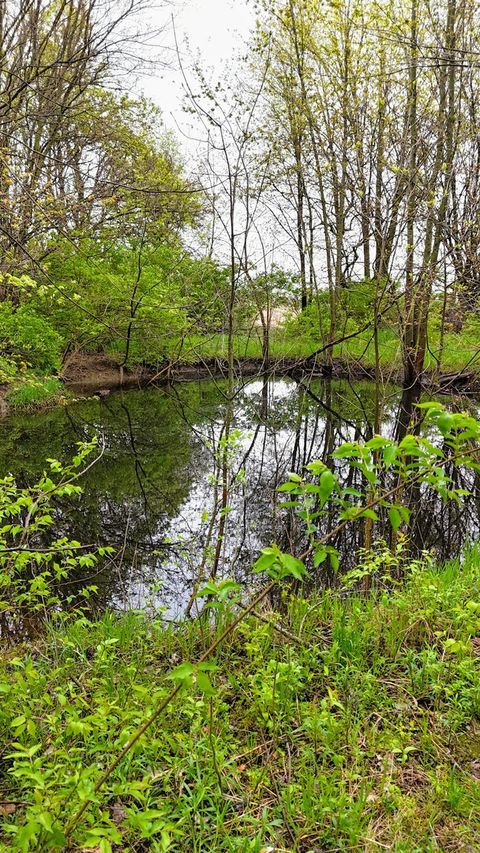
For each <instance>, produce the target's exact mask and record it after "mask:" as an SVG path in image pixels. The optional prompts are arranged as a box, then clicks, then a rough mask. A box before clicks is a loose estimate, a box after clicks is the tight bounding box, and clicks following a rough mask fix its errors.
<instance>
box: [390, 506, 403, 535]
mask: <svg viewBox="0 0 480 853" xmlns="http://www.w3.org/2000/svg"><path fill="white" fill-rule="evenodd" d="M388 518H389V521H390V524H391V525H392V529H393V530H395V531H397V530H398V528H399V527H400V525H401V523H402V516H401V515H400V513H399V511H398V509H397V508H396V507H395V506H391V507H390V509H389V510H388Z"/></svg>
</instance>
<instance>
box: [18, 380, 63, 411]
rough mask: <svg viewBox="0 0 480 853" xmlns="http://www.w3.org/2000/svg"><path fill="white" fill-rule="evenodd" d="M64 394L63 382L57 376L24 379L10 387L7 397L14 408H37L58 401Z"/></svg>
mask: <svg viewBox="0 0 480 853" xmlns="http://www.w3.org/2000/svg"><path fill="white" fill-rule="evenodd" d="M61 396H62V383H61V382H60V380H59V379H57V378H55V377H48V378H45V379H43V378H37V377H34V378H32V377H28V378H25V379H22V381H21V382H20V383H19V384H14V385H13V386H12V387H10V388H9V389H8V391H7V393H6V395H5V398H6V400H7V402H8V403H9V405H10V406H12V407H14V408H25V409H35V408H39V407H44V406H47V405H50V404H54V403H56V402H58V400H59V399H60V397H61Z"/></svg>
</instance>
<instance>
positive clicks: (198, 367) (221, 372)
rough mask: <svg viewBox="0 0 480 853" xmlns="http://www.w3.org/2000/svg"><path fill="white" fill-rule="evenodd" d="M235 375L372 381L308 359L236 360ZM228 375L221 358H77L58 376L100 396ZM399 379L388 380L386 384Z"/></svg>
mask: <svg viewBox="0 0 480 853" xmlns="http://www.w3.org/2000/svg"><path fill="white" fill-rule="evenodd" d="M234 369H235V373H236V374H237V375H238V376H269V375H275V376H292V377H294V378H297V377H299V378H300V377H302V378H308V377H309V376H312V377H320V376H324V377H332V378H334V379H342V378H343V379H344V378H350V379H374V378H375V371H374V370H373V369H372V368H368V367H364V366H363V365H361V364H352V363H348V362H343V361H342V360H340V359H336V360H335V361H334V363H333V365H332V366H329V365H327V364H326V362H325V361H321V360H319V359H309V358H298V357H297V358H292V357H288V358H287V357H285V358H275V359H273V358H272V359H268V360H265V359H262V358H250V357H245V358H236V359H235V363H234ZM227 375H228V362H227V360H226V359H225V358H218V357H211V358H204V359H199V360H198V361H196V362H195V363H191V364H190V363H185V362H180V361H179V362H173V363H169V364H165V365H163V366H160V367H157V368H153V367H148V366H138V367H136V368H133V369H129V370H127V369H125V368H123V367H121V366H120V365H119V364H117V363H116V362H115V361H114V360H113V359H111V358H108V357H107V356H104V355H92V356H90V355H85V354H82V355H79V356H76V357H75V358H71V359H70V361H69V362H68V364H66V365H65V367H64V370H63V372H62V377H61V378H62V380H63V382H64V383H65V386H66V387H67V388H68V389H70V390H71V391H73V392H74V393H99V392H100V393H101V392H102V391H113V390H116V389H118V388H132V387H138V388H144V387H147V386H149V385H157V384H158V385H161V384H164V383H168V382H191V381H195V380H201V379H224V378H226V377H227ZM400 378H401V377H393V379H392V377H391V376H389V381H393V382H395V381H397V380H398V381H399V380H400Z"/></svg>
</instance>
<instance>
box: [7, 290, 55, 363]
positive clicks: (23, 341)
mask: <svg viewBox="0 0 480 853" xmlns="http://www.w3.org/2000/svg"><path fill="white" fill-rule="evenodd" d="M0 341H1V352H0V355H1V356H2V358H4V359H5V358H7V359H8V360H9V362H10V363H11V364H15V365H16V367H17V368H23V369H25V368H26V367H31V368H33V369H34V370H36V371H39V372H40V373H56V372H57V371H58V370H59V368H60V354H61V350H62V336H61V335H60V333H59V332H58V331H56V330H55V329H54V328H53V327H52V323H51V320H48V319H47V318H46V317H42V316H41V315H40V314H39V313H38V312H37V311H36V310H35V308H34V307H33V306H32V305H31V304H28V305H20V306H18V307H17V308H16V307H14V306H13V305H12V304H11V303H9V302H0Z"/></svg>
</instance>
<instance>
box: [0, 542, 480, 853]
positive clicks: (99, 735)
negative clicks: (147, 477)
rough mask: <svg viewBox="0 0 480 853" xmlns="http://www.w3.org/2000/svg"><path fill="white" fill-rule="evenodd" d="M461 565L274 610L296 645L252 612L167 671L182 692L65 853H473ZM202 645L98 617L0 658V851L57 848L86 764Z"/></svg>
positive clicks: (84, 783)
mask: <svg viewBox="0 0 480 853" xmlns="http://www.w3.org/2000/svg"><path fill="white" fill-rule="evenodd" d="M479 559H480V557H479V554H478V551H476V550H473V551H471V552H469V553H468V554H467V555H466V556H465V560H464V562H463V565H462V567H460V565H459V564H458V563H452V564H449V565H447V566H446V567H445V568H444V569H442V570H441V571H437V570H436V569H435V568H433V567H431V566H430V567H425V566H423V567H420V566H412V567H411V568H408V570H407V575H406V581H405V584H404V585H403V586H402V587H401V588H397V589H395V590H393V591H391V592H386V591H385V592H382V593H381V594H379V595H372V596H366V597H365V596H364V597H361V598H359V597H356V596H351V597H350V598H348V599H345V598H344V597H337V596H335V595H333V594H326V595H325V594H323V595H318V596H317V595H314V596H313V597H312V598H310V599H309V600H305V599H302V598H301V597H298V596H295V597H292V598H288V599H287V600H286V601H285V607H284V613H283V616H282V620H281V622H280V623H279V622H278V621H277V624H278V628H279V629H282V628H286V629H288V631H289V633H290V634H291V635H292V636H293V637H295V636H297V637H298V638H300V642H293V641H291V640H288V639H287V638H286V637H285V635H284V634H281V633H279V632H278V631H276V630H275V629H274V628H272V627H271V626H269V625H267V624H265V623H264V622H260V621H258V620H256V619H255V618H254V617H252V618H249V619H248V620H246V621H245V623H243V625H242V626H241V627H240V628H239V630H238V632H237V634H236V636H235V638H234V639H232V640H231V641H229V642H227V643H226V644H225V645H224V646H223V648H222V650H221V652H219V653H218V655H217V656H216V658H215V661H214V667H213V669H212V668H210V669H207V670H201V669H200V670H197V671H195V668H194V667H192V666H191V665H190V664H187V665H185V664H182V663H177V664H175V666H176V667H177V668H176V670H174V671H173V673H171V677H172V678H173V683H177V682H178V680H181V681H182V682H184V681H185V680H186V681H187V688H188V689H187V691H184V692H183V694H182V698H181V700H178V699H177V700H175V701H174V702H173V703H172V705H171V706H170V707H169V708H168V710H167V712H166V714H165V715H164V716H163V718H162V719H160V720H158V721H157V723H156V724H155V726H154V727H153V729H152V731H151V732H150V733H149V734H148V736H145V737H144V738H142V739H141V741H140V742H139V743H138V744H137V745H136V747H135V748H134V749H133V750H132V752H131V753H130V758H129V760H128V761H126V762H124V763H122V764H121V765H120V766H119V767H118V768H117V770H116V771H115V773H114V774H113V775H112V777H111V778H110V779H109V781H108V782H107V785H106V787H105V789H104V790H103V792H102V793H101V794H100V796H97V797H95V798H94V802H93V804H92V806H91V807H90V809H89V811H88V812H87V814H86V815H85V818H84V820H83V821H82V823H81V825H80V826H79V827H78V828H77V830H76V831H75V834H74V839H73V840H72V842H73V844H74V845H76V846H78V847H85V846H86V847H93V848H95V849H101V850H107V851H108V850H112V849H114V848H115V845H122V846H124V847H126V848H127V849H134V848H135V847H139V846H140V845H141V844H143V845H148V849H152V850H158V851H171V852H172V853H173V851H179V853H180V851H187V850H193V849H205V850H207V849H208V850H216V851H217V850H218V851H219V853H221V851H231V850H237V849H238V850H246V851H250V850H251V851H257V853H260V851H261V850H263V849H265V848H269V847H274V848H275V847H278V848H280V849H286V850H294V849H299V850H300V849H305V850H313V849H315V848H316V847H318V848H320V849H326V850H347V849H351V848H352V847H353V848H356V849H367V850H369V849H372V850H373V849H377V847H382V848H387V849H402V850H405V851H407V850H408V851H410V850H434V849H442V848H445V847H449V846H453V844H454V843H456V844H457V846H460V848H461V846H462V845H469V846H471V847H472V849H475V848H476V846H477V842H478V838H479V832H480V822H479V819H478V815H479V814H480V801H479V794H478V783H477V781H476V779H475V773H474V767H475V766H476V762H478V755H479V753H478V750H477V747H476V744H478V728H477V715H478V714H479V712H480V693H479V688H478V678H477V658H476V654H475V645H474V640H475V637H476V635H477V633H478V630H479V627H480V623H479V613H478V611H479V607H480V605H479V603H478V602H479V596H480V587H479V571H478V566H479ZM267 618H268V620H269V621H270V618H271V617H270V616H269V615H267ZM272 621H274V620H272ZM275 621H276V620H275ZM214 635H215V627H214V625H213V624H211V625H210V626H208V625H206V624H205V623H203V624H202V623H200V622H194V623H187V624H185V625H182V626H180V627H179V628H178V627H177V628H175V629H174V628H171V627H168V626H166V625H164V624H162V621H161V620H155V621H154V622H148V621H147V620H146V619H145V618H144V617H142V616H141V615H139V614H134V613H131V614H125V615H122V616H113V615H111V614H106V615H105V616H104V617H103V618H102V619H100V620H98V621H94V622H92V621H90V620H88V619H86V618H85V617H81V618H77V619H76V620H74V621H70V622H69V623H67V624H65V625H63V626H57V627H54V626H53V625H52V626H50V627H49V628H48V632H47V635H46V636H45V638H44V639H43V640H42V639H40V640H38V641H37V643H36V644H35V646H34V647H32V648H31V649H28V648H26V649H25V650H24V651H21V650H15V649H14V650H12V652H11V653H10V654H8V655H5V656H4V657H3V659H2V663H1V664H0V691H1V695H2V702H1V705H0V731H1V737H2V742H3V743H4V744H5V745H6V749H5V750H4V761H3V763H2V769H1V771H0V772H1V774H2V776H1V786H2V792H3V799H5V800H12V801H15V802H16V803H18V805H13V806H12V807H11V811H9V810H8V809H6V808H4V813H3V816H2V818H1V822H2V823H1V829H0V832H1V833H2V835H1V836H0V837H1V841H0V845H1V843H2V842H3V844H4V846H5V849H11V850H19V851H33V850H35V851H41V850H54V849H58V850H61V849H65V848H66V843H65V837H64V827H65V825H66V822H67V821H68V819H69V818H70V816H71V815H72V814H73V812H74V811H75V809H76V808H77V807H78V805H79V804H80V803H81V802H82V800H83V798H84V797H86V796H90V795H91V791H92V785H93V783H94V781H95V779H96V778H97V774H98V769H97V768H98V766H99V765H100V766H105V763H106V762H108V761H109V760H110V759H111V758H112V757H113V756H114V755H115V754H116V753H117V752H118V750H119V749H120V748H121V747H122V746H123V745H124V744H125V742H126V741H127V739H128V738H129V737H130V736H131V733H132V732H133V731H134V730H135V728H136V727H137V725H138V723H139V722H140V720H141V719H143V718H144V716H145V715H146V714H148V713H149V712H150V710H151V709H152V707H153V706H154V704H155V702H156V701H158V700H161V699H162V698H163V697H164V696H165V695H166V691H167V690H168V689H170V688H169V687H167V684H168V681H167V678H166V676H167V675H168V674H169V672H171V670H172V662H174V661H177V662H178V661H182V660H183V661H185V660H188V659H189V657H191V656H192V654H193V650H194V649H197V648H204V644H205V642H208V641H209V640H210V639H211V638H212V637H213V636H214ZM170 683H172V682H170ZM188 684H189V685H190V686H188ZM212 691H214V693H213V692H212ZM475 750H477V751H475ZM369 845H373V846H371V847H370V846H369Z"/></svg>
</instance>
